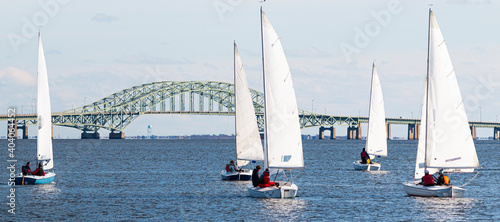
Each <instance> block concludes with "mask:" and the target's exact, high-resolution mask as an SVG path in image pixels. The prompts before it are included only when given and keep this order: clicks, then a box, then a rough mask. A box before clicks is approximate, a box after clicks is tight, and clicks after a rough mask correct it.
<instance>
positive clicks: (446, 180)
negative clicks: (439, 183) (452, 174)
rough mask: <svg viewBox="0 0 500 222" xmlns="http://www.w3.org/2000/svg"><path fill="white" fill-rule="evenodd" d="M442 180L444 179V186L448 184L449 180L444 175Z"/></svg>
mask: <svg viewBox="0 0 500 222" xmlns="http://www.w3.org/2000/svg"><path fill="white" fill-rule="evenodd" d="M443 179H444V184H450V178H448V176H446V175H444V176H443Z"/></svg>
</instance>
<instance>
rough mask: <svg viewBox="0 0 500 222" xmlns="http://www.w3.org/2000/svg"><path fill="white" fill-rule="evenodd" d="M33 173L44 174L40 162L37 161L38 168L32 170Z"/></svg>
mask: <svg viewBox="0 0 500 222" xmlns="http://www.w3.org/2000/svg"><path fill="white" fill-rule="evenodd" d="M33 175H37V176H45V171H44V170H43V167H42V162H40V163H38V168H36V170H35V171H33Z"/></svg>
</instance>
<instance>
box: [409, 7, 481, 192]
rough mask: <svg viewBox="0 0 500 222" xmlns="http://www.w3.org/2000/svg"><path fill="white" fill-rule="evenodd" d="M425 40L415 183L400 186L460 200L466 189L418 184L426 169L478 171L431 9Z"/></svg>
mask: <svg viewBox="0 0 500 222" xmlns="http://www.w3.org/2000/svg"><path fill="white" fill-rule="evenodd" d="M428 38H429V40H428V41H429V43H428V44H429V45H428V55H427V56H428V60H427V61H428V62H427V81H426V88H425V95H424V103H423V104H424V105H423V106H422V117H421V131H420V138H419V142H418V150H417V159H416V163H415V173H414V179H415V180H413V181H409V182H406V183H404V184H403V185H404V189H405V191H406V193H407V194H408V195H410V196H422V197H462V196H463V195H464V193H465V189H464V188H462V187H460V186H454V185H435V186H423V185H422V184H419V182H420V178H422V176H424V171H425V170H426V169H427V170H428V171H429V173H430V174H432V173H434V172H436V171H437V170H438V169H444V170H445V171H446V170H448V171H449V170H453V169H456V170H460V169H465V172H466V171H469V170H470V169H478V168H480V166H479V160H478V158H477V153H476V148H475V146H474V141H473V138H472V136H471V132H470V129H469V124H468V120H467V115H466V112H465V108H464V104H463V101H462V96H461V94H460V89H459V86H458V82H457V79H456V75H455V71H454V68H453V64H452V63H451V59H450V55H449V53H448V49H447V47H446V43H445V41H444V38H443V35H442V33H441V30H440V29H439V26H438V23H437V21H436V18H435V16H434V13H433V12H432V10H431V9H429V37H428ZM476 175H477V174H476ZM473 179H474V178H473Z"/></svg>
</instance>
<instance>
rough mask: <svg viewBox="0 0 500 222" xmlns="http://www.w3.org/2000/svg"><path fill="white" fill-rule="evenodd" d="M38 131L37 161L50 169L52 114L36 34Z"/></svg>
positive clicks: (52, 164)
mask: <svg viewBox="0 0 500 222" xmlns="http://www.w3.org/2000/svg"><path fill="white" fill-rule="evenodd" d="M37 98H38V102H37V112H38V121H37V125H38V131H37V160H38V161H44V162H45V163H46V164H45V165H44V167H43V168H44V169H45V170H48V169H52V168H53V167H54V161H53V157H52V112H51V110H50V96H49V80H48V76H47V66H46V65H45V54H44V52H43V46H42V37H41V34H40V33H38V93H37Z"/></svg>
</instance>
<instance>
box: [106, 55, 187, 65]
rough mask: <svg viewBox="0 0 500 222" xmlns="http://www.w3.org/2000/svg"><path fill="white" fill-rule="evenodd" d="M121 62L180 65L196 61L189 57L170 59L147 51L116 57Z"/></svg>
mask: <svg viewBox="0 0 500 222" xmlns="http://www.w3.org/2000/svg"><path fill="white" fill-rule="evenodd" d="M116 61H117V62H119V63H127V64H163V65H178V64H194V63H195V62H194V61H192V60H190V59H187V58H181V59H170V58H163V57H158V56H153V55H149V54H146V53H141V54H136V55H125V56H123V57H121V58H118V59H116Z"/></svg>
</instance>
